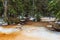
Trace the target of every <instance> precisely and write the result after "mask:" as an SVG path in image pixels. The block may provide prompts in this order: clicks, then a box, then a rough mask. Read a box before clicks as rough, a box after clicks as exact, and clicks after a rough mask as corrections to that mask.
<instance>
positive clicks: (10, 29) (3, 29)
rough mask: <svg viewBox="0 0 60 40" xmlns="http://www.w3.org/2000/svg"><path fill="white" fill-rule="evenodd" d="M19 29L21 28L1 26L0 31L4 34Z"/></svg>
mask: <svg viewBox="0 0 60 40" xmlns="http://www.w3.org/2000/svg"><path fill="white" fill-rule="evenodd" d="M17 31H19V30H18V29H16V28H3V27H0V32H1V33H4V34H10V33H14V32H17Z"/></svg>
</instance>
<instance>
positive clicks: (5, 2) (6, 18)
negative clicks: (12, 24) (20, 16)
mask: <svg viewBox="0 0 60 40" xmlns="http://www.w3.org/2000/svg"><path fill="white" fill-rule="evenodd" d="M3 6H4V19H5V21H7V20H8V17H7V6H8V1H7V0H4V2H3Z"/></svg>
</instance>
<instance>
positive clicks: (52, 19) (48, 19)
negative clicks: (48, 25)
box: [41, 17, 56, 21]
mask: <svg viewBox="0 0 60 40" xmlns="http://www.w3.org/2000/svg"><path fill="white" fill-rule="evenodd" d="M55 19H56V18H52V17H42V18H41V21H55Z"/></svg>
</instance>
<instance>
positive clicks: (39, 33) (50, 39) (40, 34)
mask: <svg viewBox="0 0 60 40" xmlns="http://www.w3.org/2000/svg"><path fill="white" fill-rule="evenodd" d="M23 35H26V36H29V37H37V38H45V39H47V40H60V39H59V36H60V32H53V31H49V30H48V29H46V28H45V27H26V28H25V27H24V28H23Z"/></svg>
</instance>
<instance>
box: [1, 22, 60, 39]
mask: <svg viewBox="0 0 60 40" xmlns="http://www.w3.org/2000/svg"><path fill="white" fill-rule="evenodd" d="M48 24H49V23H45V22H27V24H26V25H23V27H22V30H20V31H18V32H14V33H11V34H4V33H1V32H0V40H60V36H59V35H60V32H59V33H58V32H51V31H50V30H48V29H46V28H45V27H46V26H47V25H48ZM16 26H17V25H7V26H3V27H4V28H15V27H16ZM57 33H58V34H57Z"/></svg>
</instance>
